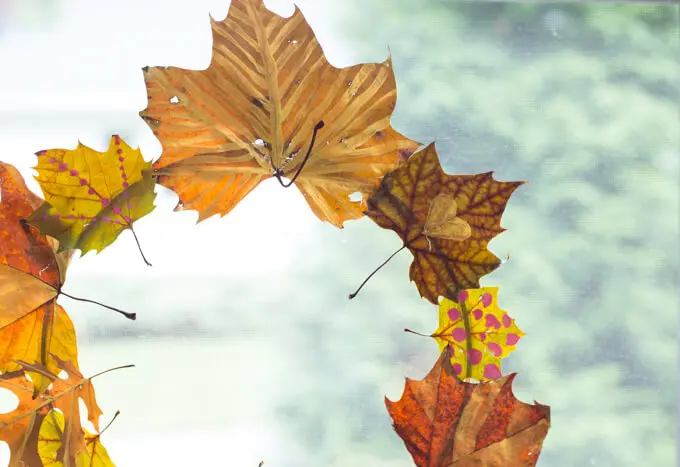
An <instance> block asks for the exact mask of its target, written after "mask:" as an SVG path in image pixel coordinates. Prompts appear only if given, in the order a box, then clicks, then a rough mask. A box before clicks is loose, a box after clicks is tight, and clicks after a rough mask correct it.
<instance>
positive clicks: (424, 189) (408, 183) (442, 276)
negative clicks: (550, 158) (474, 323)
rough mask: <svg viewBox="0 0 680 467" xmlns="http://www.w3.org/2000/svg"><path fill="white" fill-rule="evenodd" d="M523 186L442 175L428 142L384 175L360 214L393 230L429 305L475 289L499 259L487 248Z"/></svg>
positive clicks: (483, 176)
mask: <svg viewBox="0 0 680 467" xmlns="http://www.w3.org/2000/svg"><path fill="white" fill-rule="evenodd" d="M522 183H524V182H499V181H496V180H494V179H493V176H492V172H487V173H483V174H477V175H448V174H446V173H445V172H444V171H443V170H442V167H441V164H440V162H439V156H438V155H437V152H436V150H435V147H434V143H432V144H430V145H429V146H427V147H426V148H424V149H422V150H420V151H418V152H417V153H415V154H413V155H412V156H411V157H410V158H409V160H408V162H407V163H406V164H404V165H403V166H401V167H400V168H398V169H397V170H395V171H393V172H390V173H389V174H387V175H386V176H385V178H384V179H383V181H382V183H381V184H380V187H379V188H378V190H377V191H376V192H375V194H373V196H371V197H370V198H369V199H368V211H366V215H367V216H368V217H370V218H371V219H373V221H375V222H376V223H377V224H378V225H379V226H380V227H383V228H385V229H390V230H394V231H395V232H396V233H397V234H398V235H399V236H400V237H401V238H402V240H403V241H404V245H405V246H406V247H407V248H408V249H409V250H410V251H411V253H413V256H414V261H413V263H412V264H411V269H410V278H411V280H412V281H414V282H415V283H416V286H417V287H418V291H419V292H420V295H421V296H423V297H425V298H427V299H428V300H429V301H431V302H432V303H434V304H435V305H436V304H437V303H438V298H439V296H444V297H447V298H449V299H451V300H454V301H455V300H457V297H458V291H460V290H463V289H474V288H478V287H479V279H480V277H482V276H484V275H485V274H488V273H490V272H491V271H493V270H494V269H496V268H497V267H498V266H499V264H500V260H499V259H498V258H497V257H496V256H495V255H494V254H493V253H491V252H490V251H489V250H488V249H487V245H488V243H489V241H491V239H492V238H493V237H495V236H496V235H498V234H499V233H501V232H503V231H504V230H505V229H503V228H502V227H501V223H500V221H501V216H502V214H503V211H504V210H505V206H506V204H507V202H508V199H509V198H510V195H511V194H512V193H513V192H514V191H515V190H516V189H517V187H518V186H520V185H521V184H522Z"/></svg>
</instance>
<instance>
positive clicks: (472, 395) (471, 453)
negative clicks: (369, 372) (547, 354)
mask: <svg viewBox="0 0 680 467" xmlns="http://www.w3.org/2000/svg"><path fill="white" fill-rule="evenodd" d="M515 375H516V374H515V373H513V374H510V375H508V376H504V377H502V378H499V379H496V380H493V381H489V382H486V383H480V384H472V383H465V382H462V381H460V380H459V379H458V378H457V377H456V376H455V374H454V372H453V369H452V368H451V363H450V362H449V354H448V352H443V353H442V354H441V356H440V357H439V360H438V361H437V363H435V365H434V367H433V368H432V370H430V373H428V375H427V376H426V377H425V378H424V379H422V380H421V381H414V380H412V379H409V378H407V379H406V386H405V388H404V393H403V395H402V397H401V399H400V400H399V401H397V402H392V401H390V400H388V399H387V398H385V404H386V406H387V411H388V412H389V414H390V416H391V417H392V420H393V422H394V429H395V431H396V432H397V434H398V435H399V437H401V439H402V440H403V441H404V444H405V445H406V448H407V449H408V451H409V452H410V453H411V455H412V456H413V460H414V461H415V464H416V465H417V466H418V467H479V466H485V467H514V466H518V467H519V466H522V467H524V466H526V467H530V466H534V465H536V461H537V460H538V456H539V454H540V453H541V447H542V445H543V440H544V439H545V437H546V435H547V433H548V429H549V428H550V407H548V406H546V405H541V404H539V403H537V402H536V403H535V404H534V405H530V404H526V403H524V402H521V401H519V400H517V399H516V398H515V396H514V394H513V393H512V381H513V379H514V377H515Z"/></svg>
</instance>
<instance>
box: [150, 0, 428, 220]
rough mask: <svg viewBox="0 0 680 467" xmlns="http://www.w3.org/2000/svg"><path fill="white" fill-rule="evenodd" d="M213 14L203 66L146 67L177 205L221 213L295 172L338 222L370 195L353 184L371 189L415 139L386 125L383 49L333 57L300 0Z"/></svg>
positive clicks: (390, 80) (249, 2)
mask: <svg viewBox="0 0 680 467" xmlns="http://www.w3.org/2000/svg"><path fill="white" fill-rule="evenodd" d="M211 24H212V33H213V42H214V43H213V53H212V61H211V63H210V66H209V67H208V69H206V70H200V71H199V70H186V69H182V68H177V67H147V68H145V69H144V80H145V82H146V88H147V94H148V106H147V108H146V109H145V110H143V111H142V112H140V115H141V116H142V118H144V120H145V121H146V122H147V123H148V124H149V126H150V127H151V129H152V130H153V132H154V134H155V135H156V136H157V137H158V139H159V140H160V142H161V144H162V146H163V153H162V154H161V157H160V159H158V160H157V161H156V162H155V163H154V165H153V167H154V170H155V173H156V175H157V176H158V183H160V184H161V185H164V186H166V187H168V188H170V189H172V190H174V191H175V192H176V193H177V194H178V195H179V201H180V202H179V204H178V209H182V208H184V209H194V210H196V211H198V213H199V220H202V219H205V218H207V217H209V216H212V215H214V214H220V215H225V214H227V213H228V212H229V211H231V210H232V209H233V208H234V207H235V206H236V205H237V204H238V203H239V201H241V200H242V199H243V198H244V197H245V196H246V195H247V194H248V193H249V192H250V191H251V190H253V189H254V188H255V187H256V186H257V185H258V184H259V183H260V182H261V181H263V180H265V179H267V178H270V177H272V176H276V177H277V178H278V179H279V181H281V178H282V177H286V178H288V179H291V182H292V179H293V178H295V176H296V174H298V173H299V176H298V177H297V178H296V179H295V185H296V186H297V187H298V189H299V190H300V191H301V192H302V194H303V196H304V197H305V199H306V200H307V202H308V203H309V205H310V207H311V208H312V211H313V212H314V214H316V215H317V216H318V217H319V218H320V219H321V220H324V221H327V222H330V223H331V224H333V225H335V226H337V227H341V226H342V224H343V222H344V221H346V220H349V219H356V218H359V217H361V216H363V211H364V209H365V202H362V201H352V200H350V195H351V194H353V193H355V192H359V193H362V194H363V195H364V199H365V198H367V197H368V196H370V194H371V193H373V192H374V191H375V189H376V187H377V186H378V184H379V183H380V180H381V178H382V177H383V176H384V175H385V174H386V173H387V172H389V171H390V170H393V169H395V168H396V167H398V166H399V165H400V164H402V163H403V162H404V160H405V159H406V158H407V157H408V156H409V155H410V154H412V153H413V151H415V150H416V149H417V148H418V146H419V144H418V143H417V142H415V141H412V140H410V139H408V138H406V137H405V136H403V135H401V134H399V133H398V132H397V131H395V130H394V129H393V128H392V127H391V126H390V117H391V115H392V112H393V111H394V107H395V105H396V100H397V91H396V82H395V79H394V72H393V70H392V66H391V62H390V60H389V59H388V60H387V61H385V62H384V63H366V64H360V65H355V66H351V67H345V68H335V67H334V66H332V65H331V64H330V63H328V61H327V60H326V58H325V57H324V54H323V51H322V50H321V47H320V45H319V43H318V42H317V40H316V38H315V37H314V33H313V31H312V29H311V28H310V27H309V25H308V24H307V22H306V21H305V19H304V17H303V16H302V13H301V12H300V11H299V10H298V9H296V10H295V13H294V14H293V16H292V17H290V18H282V17H280V16H278V15H276V14H274V13H272V12H271V11H269V10H267V9H266V8H265V6H264V3H263V2H262V0H233V1H232V2H231V6H230V8H229V14H228V16H227V18H226V19H225V20H224V21H214V20H213V21H212V23H211ZM322 121H323V122H324V126H323V128H321V129H320V130H318V133H316V131H315V126H317V124H318V123H319V122H322ZM314 135H316V136H317V137H316V139H314V138H313V136H314ZM313 140H314V145H313V147H312V149H311V152H310V153H309V157H308V158H306V156H307V152H308V148H309V147H310V146H312V141H313ZM305 161H306V162H305ZM303 166H304V167H303ZM282 183H283V182H282Z"/></svg>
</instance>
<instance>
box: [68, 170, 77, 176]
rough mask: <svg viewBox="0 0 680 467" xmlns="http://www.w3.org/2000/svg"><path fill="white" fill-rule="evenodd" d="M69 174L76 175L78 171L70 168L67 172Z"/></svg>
mask: <svg viewBox="0 0 680 467" xmlns="http://www.w3.org/2000/svg"><path fill="white" fill-rule="evenodd" d="M69 175H72V176H74V177H76V176H77V175H78V171H77V170H71V171H70V172H69Z"/></svg>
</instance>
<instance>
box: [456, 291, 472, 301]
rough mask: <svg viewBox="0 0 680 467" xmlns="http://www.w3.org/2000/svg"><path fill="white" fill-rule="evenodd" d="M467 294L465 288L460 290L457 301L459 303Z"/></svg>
mask: <svg viewBox="0 0 680 467" xmlns="http://www.w3.org/2000/svg"><path fill="white" fill-rule="evenodd" d="M468 296H469V294H468V291H467V290H461V291H460V292H459V293H458V302H460V303H462V302H464V301H465V300H467V299H468Z"/></svg>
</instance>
